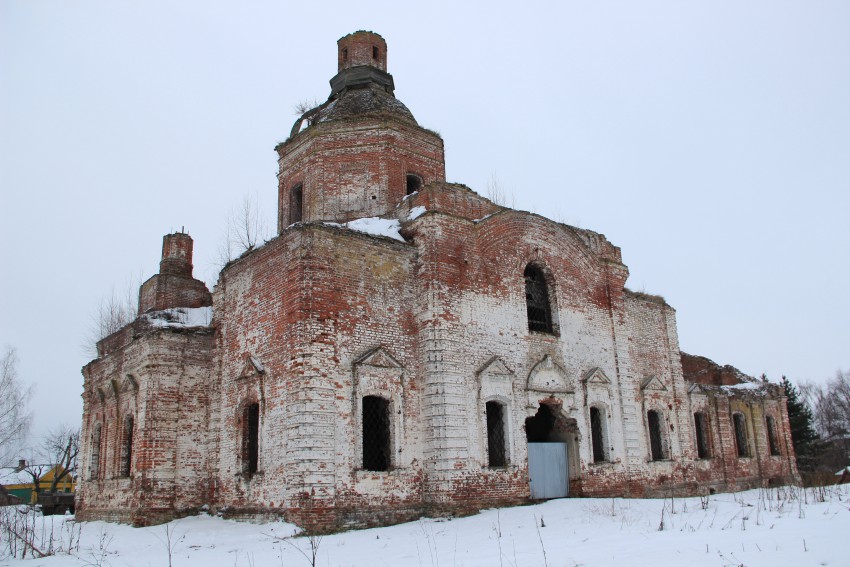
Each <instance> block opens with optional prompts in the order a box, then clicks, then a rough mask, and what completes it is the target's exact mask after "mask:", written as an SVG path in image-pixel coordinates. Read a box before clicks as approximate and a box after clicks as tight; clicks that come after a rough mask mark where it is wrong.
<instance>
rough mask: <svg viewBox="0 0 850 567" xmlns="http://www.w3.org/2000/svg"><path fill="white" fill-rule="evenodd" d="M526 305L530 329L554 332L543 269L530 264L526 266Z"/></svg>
mask: <svg viewBox="0 0 850 567" xmlns="http://www.w3.org/2000/svg"><path fill="white" fill-rule="evenodd" d="M523 276H525V306H526V311H527V313H528V330H529V331H537V332H541V333H551V332H552V308H551V306H550V303H549V289H548V286H547V285H546V279H545V277H544V276H543V271H542V270H541V269H540V268H538V267H537V266H535V265H534V264H529V265H527V266H526V267H525V272H524V273H523Z"/></svg>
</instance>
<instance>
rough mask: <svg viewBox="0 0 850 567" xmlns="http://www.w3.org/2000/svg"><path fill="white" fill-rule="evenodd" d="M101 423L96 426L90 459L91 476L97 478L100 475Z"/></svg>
mask: <svg viewBox="0 0 850 567" xmlns="http://www.w3.org/2000/svg"><path fill="white" fill-rule="evenodd" d="M101 431H102V426H101V424H99V423H98V424H97V425H95V426H94V433H92V436H91V460H90V461H89V478H90V479H92V480H96V479H97V478H98V477H99V476H100V439H101Z"/></svg>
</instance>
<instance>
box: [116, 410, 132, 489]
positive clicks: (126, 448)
mask: <svg viewBox="0 0 850 567" xmlns="http://www.w3.org/2000/svg"><path fill="white" fill-rule="evenodd" d="M132 463H133V416H132V415H128V416H127V417H125V418H124V428H123V429H122V431H121V462H120V469H119V471H118V476H120V477H122V478H126V477H128V476H130V471H131V470H132V468H131V466H132Z"/></svg>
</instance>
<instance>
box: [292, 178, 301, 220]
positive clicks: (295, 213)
mask: <svg viewBox="0 0 850 567" xmlns="http://www.w3.org/2000/svg"><path fill="white" fill-rule="evenodd" d="M303 218H304V190H303V186H302V185H301V184H300V183H299V184H298V185H296V186H295V187H293V188H292V191H291V192H290V194H289V224H295V223H296V222H301V220H302V219H303Z"/></svg>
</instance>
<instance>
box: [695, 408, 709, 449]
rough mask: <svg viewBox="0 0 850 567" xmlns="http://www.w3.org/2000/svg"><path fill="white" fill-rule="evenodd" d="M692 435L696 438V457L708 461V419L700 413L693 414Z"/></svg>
mask: <svg viewBox="0 0 850 567" xmlns="http://www.w3.org/2000/svg"><path fill="white" fill-rule="evenodd" d="M694 433H695V434H696V438H697V457H698V458H700V459H710V458H711V444H710V443H709V437H708V418H706V417H705V414H704V413H703V412H701V411H698V412H696V413H695V414H694Z"/></svg>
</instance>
